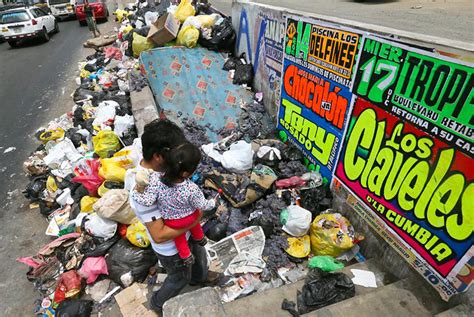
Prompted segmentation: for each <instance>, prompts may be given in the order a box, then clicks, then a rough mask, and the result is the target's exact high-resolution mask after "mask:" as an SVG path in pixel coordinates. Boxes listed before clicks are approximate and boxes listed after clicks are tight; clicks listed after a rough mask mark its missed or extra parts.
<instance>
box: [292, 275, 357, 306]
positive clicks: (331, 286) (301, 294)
mask: <svg viewBox="0 0 474 317" xmlns="http://www.w3.org/2000/svg"><path fill="white" fill-rule="evenodd" d="M354 295H355V286H354V283H352V280H351V279H350V278H349V277H348V276H347V275H346V274H344V273H341V272H336V273H329V272H324V271H323V270H320V269H318V268H315V269H312V270H310V271H309V272H308V275H307V276H306V279H305V283H304V285H303V289H302V290H301V291H298V295H297V302H298V312H299V313H300V314H301V315H302V314H306V313H309V312H311V311H313V310H316V309H319V308H321V307H324V306H328V305H331V304H334V303H337V302H340V301H343V300H346V299H348V298H351V297H354Z"/></svg>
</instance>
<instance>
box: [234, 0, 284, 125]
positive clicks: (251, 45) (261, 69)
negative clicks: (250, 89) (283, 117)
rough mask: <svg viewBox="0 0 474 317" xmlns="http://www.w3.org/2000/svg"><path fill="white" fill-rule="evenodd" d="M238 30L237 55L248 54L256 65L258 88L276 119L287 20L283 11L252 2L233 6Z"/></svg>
mask: <svg viewBox="0 0 474 317" xmlns="http://www.w3.org/2000/svg"><path fill="white" fill-rule="evenodd" d="M232 10H233V11H235V14H232V17H233V23H234V26H235V28H236V30H237V41H236V49H235V53H236V55H237V56H240V54H242V53H245V57H246V59H247V60H248V61H249V62H250V63H252V64H253V68H254V74H255V80H254V85H255V88H256V89H257V90H259V91H262V92H263V95H264V101H265V102H264V103H265V105H266V107H267V111H268V112H269V113H270V115H272V116H276V111H277V109H276V106H277V105H279V103H280V88H281V81H280V79H281V69H282V60H283V44H284V36H285V19H284V18H283V12H282V11H281V10H270V9H266V8H263V7H261V6H258V5H256V4H252V3H246V4H240V3H234V4H233V8H232Z"/></svg>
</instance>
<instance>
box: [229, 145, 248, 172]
mask: <svg viewBox="0 0 474 317" xmlns="http://www.w3.org/2000/svg"><path fill="white" fill-rule="evenodd" d="M252 163H253V151H252V145H251V144H250V143H247V142H245V141H237V142H235V143H233V144H231V146H230V147H229V151H226V152H224V154H222V166H224V168H225V169H227V170H229V171H231V172H237V173H239V172H245V171H248V170H249V169H251V168H252Z"/></svg>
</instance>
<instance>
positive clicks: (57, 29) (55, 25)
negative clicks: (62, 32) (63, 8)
mask: <svg viewBox="0 0 474 317" xmlns="http://www.w3.org/2000/svg"><path fill="white" fill-rule="evenodd" d="M53 33H54V34H57V33H59V23H58V21H54V30H53Z"/></svg>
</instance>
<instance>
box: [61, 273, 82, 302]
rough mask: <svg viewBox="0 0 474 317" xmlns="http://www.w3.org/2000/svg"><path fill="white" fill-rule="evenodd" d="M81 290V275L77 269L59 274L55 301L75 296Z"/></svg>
mask: <svg viewBox="0 0 474 317" xmlns="http://www.w3.org/2000/svg"><path fill="white" fill-rule="evenodd" d="M80 292H81V276H80V275H79V274H78V273H77V272H76V271H75V270H71V271H67V272H64V273H63V274H61V276H59V280H58V284H57V285H56V290H55V292H54V302H55V303H61V302H62V301H64V300H65V299H67V298H74V297H75V296H77V295H79V293H80Z"/></svg>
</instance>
